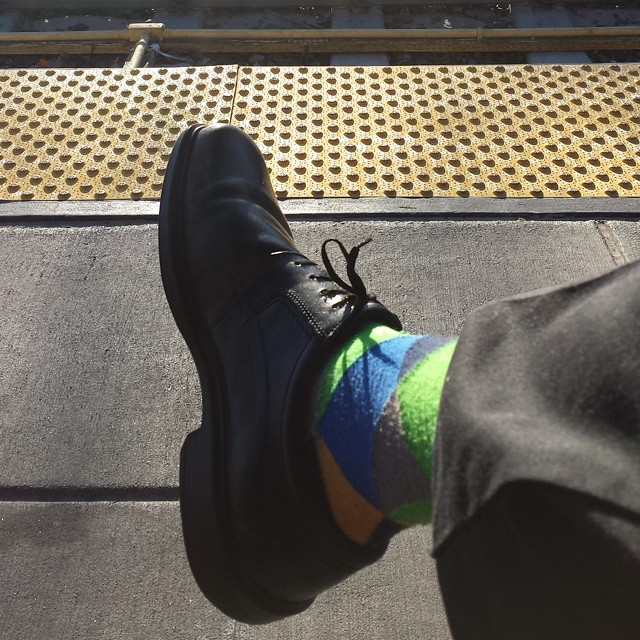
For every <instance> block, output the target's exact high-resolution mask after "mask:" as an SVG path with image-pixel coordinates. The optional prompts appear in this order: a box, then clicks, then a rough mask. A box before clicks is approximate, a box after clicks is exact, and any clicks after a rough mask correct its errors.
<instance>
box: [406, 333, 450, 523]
mask: <svg viewBox="0 0 640 640" xmlns="http://www.w3.org/2000/svg"><path fill="white" fill-rule="evenodd" d="M457 344H458V340H457V339H455V340H452V341H451V342H448V343H447V344H445V345H443V346H442V347H440V348H439V349H437V350H436V351H434V352H433V353H432V354H430V355H429V356H427V357H426V358H425V359H424V360H422V361H421V362H419V363H418V364H417V365H416V366H415V367H414V368H413V369H412V370H411V371H409V373H407V374H406V375H405V376H404V377H403V378H402V380H400V383H399V384H398V399H399V401H400V418H401V422H402V428H403V430H404V433H405V435H406V436H407V443H408V445H409V448H410V449H411V451H412V453H413V455H414V456H415V457H416V459H417V460H418V464H419V465H420V467H421V468H422V470H423V471H424V473H425V475H426V476H427V478H431V471H432V465H433V446H434V440H435V435H436V422H437V420H438V410H439V409H440V397H441V396H442V388H443V387H444V381H445V379H446V377H447V371H448V369H449V365H450V364H451V358H452V357H453V352H454V351H455V349H456V345H457ZM394 519H395V516H394Z"/></svg>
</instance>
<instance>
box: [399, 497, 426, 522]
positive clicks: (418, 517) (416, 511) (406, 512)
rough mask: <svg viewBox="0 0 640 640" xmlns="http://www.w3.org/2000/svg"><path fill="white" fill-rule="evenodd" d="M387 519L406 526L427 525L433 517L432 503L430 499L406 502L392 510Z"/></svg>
mask: <svg viewBox="0 0 640 640" xmlns="http://www.w3.org/2000/svg"><path fill="white" fill-rule="evenodd" d="M389 517H390V518H391V519H392V520H395V521H396V522H402V523H406V524H428V523H429V522H431V518H432V517H433V502H432V501H431V500H430V499H429V500H419V501H418V502H407V504H403V505H402V506H401V507H398V508H397V509H394V510H393V511H392V512H391V513H390V514H389Z"/></svg>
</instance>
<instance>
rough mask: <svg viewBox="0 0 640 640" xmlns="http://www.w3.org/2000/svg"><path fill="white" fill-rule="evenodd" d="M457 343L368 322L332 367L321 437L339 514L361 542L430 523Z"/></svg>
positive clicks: (321, 402)
mask: <svg viewBox="0 0 640 640" xmlns="http://www.w3.org/2000/svg"><path fill="white" fill-rule="evenodd" d="M456 343H457V339H453V338H449V339H443V338H434V337H431V336H413V335H410V334H408V333H404V332H398V331H395V330H394V329H390V328H389V327H385V326H381V325H369V326H367V327H366V328H365V329H363V330H362V331H360V332H359V333H358V334H357V335H356V336H354V337H353V338H352V339H351V340H350V341H349V342H348V343H347V344H345V345H344V346H343V348H342V349H341V350H340V351H339V352H338V353H337V354H336V355H335V356H334V357H333V358H332V360H331V361H330V362H329V364H328V366H327V368H326V369H325V372H324V378H323V381H322V385H321V388H320V394H319V398H318V407H317V414H316V415H317V419H316V426H315V431H314V437H315V442H316V448H317V452H318V458H319V461H320V469H321V473H322V477H323V480H324V483H325V487H326V489H327V496H328V500H329V505H330V507H331V510H332V512H333V516H334V518H335V520H336V522H337V523H338V526H339V527H340V528H341V529H342V530H343V532H344V533H345V534H346V535H347V536H348V537H349V538H351V539H352V540H354V541H355V542H358V543H360V544H365V543H367V542H369V541H371V540H372V538H373V537H374V535H377V536H380V535H382V536H383V537H387V536H389V535H391V534H392V533H394V532H395V531H397V530H399V529H400V528H402V527H406V526H410V525H412V524H419V523H426V522H428V521H430V519H431V465H432V453H433V443H434V438H435V429H436V419H437V416H438V408H439V405H440V396H441V394H442V387H443V386H444V381H445V377H446V374H447V369H448V367H449V363H450V362H451V358H452V356H453V352H454V350H455V347H456Z"/></svg>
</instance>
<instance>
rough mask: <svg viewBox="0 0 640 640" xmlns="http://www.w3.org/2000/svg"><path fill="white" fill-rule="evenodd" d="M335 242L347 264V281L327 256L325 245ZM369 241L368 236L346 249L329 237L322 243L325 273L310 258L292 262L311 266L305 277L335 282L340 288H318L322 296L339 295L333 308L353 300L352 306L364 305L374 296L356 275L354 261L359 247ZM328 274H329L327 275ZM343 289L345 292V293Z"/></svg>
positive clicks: (332, 296) (338, 241)
mask: <svg viewBox="0 0 640 640" xmlns="http://www.w3.org/2000/svg"><path fill="white" fill-rule="evenodd" d="M332 242H333V243H335V244H336V245H338V248H339V249H340V251H341V253H342V255H343V256H344V259H345V262H346V266H347V278H348V282H347V281H345V280H344V279H343V278H341V277H340V276H339V275H338V274H337V272H336V270H335V268H334V267H333V264H332V263H331V259H330V258H329V253H328V251H327V246H328V245H329V244H330V243H332ZM370 242H371V238H368V239H367V240H365V241H364V242H361V243H360V244H358V245H356V246H355V247H353V248H352V249H351V250H350V251H347V249H346V247H345V246H344V245H343V244H342V242H340V240H337V239H336V238H329V239H328V240H325V241H324V242H323V243H322V249H321V253H322V262H323V263H324V267H325V270H326V272H327V273H324V272H323V271H321V270H320V269H319V268H318V265H317V264H316V263H315V262H312V261H311V260H306V259H305V260H296V261H295V262H294V264H295V265H296V266H299V267H302V266H305V267H313V268H315V269H314V272H313V273H310V274H309V275H308V276H307V277H308V278H309V279H310V280H317V281H320V282H327V283H329V282H330V283H332V284H337V285H338V286H340V287H341V288H340V289H338V288H330V287H325V288H324V289H321V290H320V292H319V293H320V295H321V296H322V297H323V298H327V299H329V298H335V297H339V299H338V300H336V301H334V302H333V304H332V305H331V306H332V307H333V308H334V309H337V308H339V307H342V306H344V305H346V304H347V303H348V302H354V306H355V307H358V306H364V305H365V304H366V303H367V302H368V301H369V300H375V296H374V295H371V294H370V293H368V291H367V288H366V287H365V285H364V282H363V281H362V278H361V277H360V276H359V275H358V272H357V271H356V261H357V259H358V254H359V253H360V249H361V248H362V247H364V246H365V245H367V244H369V243H370ZM327 274H329V275H327ZM345 291H346V292H347V293H346V295H345Z"/></svg>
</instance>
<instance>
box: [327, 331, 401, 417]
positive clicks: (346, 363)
mask: <svg viewBox="0 0 640 640" xmlns="http://www.w3.org/2000/svg"><path fill="white" fill-rule="evenodd" d="M403 335H407V333H406V332H404V331H396V330H395V329H391V327H385V326H384V325H380V324H370V325H367V326H366V327H365V328H364V329H362V330H361V331H359V332H358V333H357V334H356V335H355V336H353V338H351V340H349V342H347V343H346V344H345V345H344V346H343V347H342V349H339V350H338V352H337V353H336V354H335V355H334V356H333V358H331V360H330V361H329V364H328V365H327V367H326V369H325V372H324V377H323V379H322V385H321V387H320V393H319V397H318V406H317V410H316V420H320V418H321V417H322V414H323V413H324V410H325V409H326V408H327V404H329V400H330V399H331V395H332V394H333V392H334V391H335V389H336V387H337V386H338V384H339V382H340V379H341V378H342V376H343V374H344V372H345V371H346V370H347V369H348V368H349V367H350V366H351V365H352V364H353V363H354V362H355V361H356V360H357V359H358V358H360V357H361V356H362V355H364V353H366V352H367V350H369V349H371V347H374V346H375V345H377V344H380V343H382V342H385V341H386V340H390V339H391V338H396V337H398V336H403Z"/></svg>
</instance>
